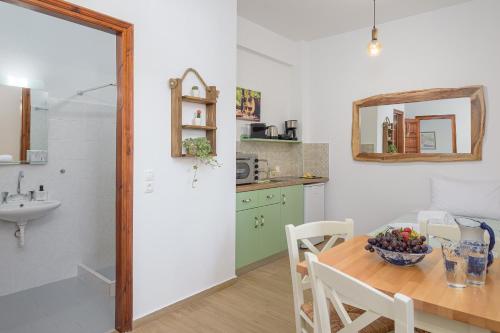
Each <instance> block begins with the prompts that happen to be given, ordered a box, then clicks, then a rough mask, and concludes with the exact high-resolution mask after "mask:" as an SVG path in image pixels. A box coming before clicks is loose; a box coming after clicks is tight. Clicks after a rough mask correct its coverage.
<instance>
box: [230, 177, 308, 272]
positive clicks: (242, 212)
mask: <svg viewBox="0 0 500 333" xmlns="http://www.w3.org/2000/svg"><path fill="white" fill-rule="evenodd" d="M236 200H237V204H236V207H237V210H238V211H237V212H236V268H237V269H239V268H241V267H244V266H246V265H249V264H251V263H254V262H256V261H259V260H261V259H264V258H267V257H269V256H272V255H274V254H276V253H279V252H281V251H284V250H285V249H286V247H287V246H286V235H285V225H287V224H294V225H299V224H302V223H303V222H304V187H303V186H302V185H297V186H288V187H283V188H274V189H269V190H259V191H251V192H243V193H238V194H237V196H236ZM255 202H258V205H257V204H255Z"/></svg>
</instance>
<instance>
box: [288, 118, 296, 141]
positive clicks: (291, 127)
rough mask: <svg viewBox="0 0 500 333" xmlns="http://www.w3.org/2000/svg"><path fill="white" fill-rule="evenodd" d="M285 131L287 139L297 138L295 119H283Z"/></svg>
mask: <svg viewBox="0 0 500 333" xmlns="http://www.w3.org/2000/svg"><path fill="white" fill-rule="evenodd" d="M285 133H286V136H287V137H288V139H289V140H298V138H297V120H287V121H285Z"/></svg>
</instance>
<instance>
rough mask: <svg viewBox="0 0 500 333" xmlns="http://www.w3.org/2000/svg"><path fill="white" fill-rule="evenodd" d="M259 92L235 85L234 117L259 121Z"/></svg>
mask: <svg viewBox="0 0 500 333" xmlns="http://www.w3.org/2000/svg"><path fill="white" fill-rule="evenodd" d="M260 103H261V93H260V92H259V91H254V90H250V89H244V88H241V87H236V119H240V120H249V121H260Z"/></svg>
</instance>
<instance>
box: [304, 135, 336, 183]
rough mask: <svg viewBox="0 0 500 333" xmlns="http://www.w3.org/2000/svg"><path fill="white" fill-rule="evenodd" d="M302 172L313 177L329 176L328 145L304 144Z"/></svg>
mask: <svg viewBox="0 0 500 333" xmlns="http://www.w3.org/2000/svg"><path fill="white" fill-rule="evenodd" d="M302 146H303V160H304V164H303V165H304V167H303V168H304V172H309V173H312V174H313V175H315V176H323V177H329V176H330V163H329V161H330V158H329V145H328V143H304V144H303V145H302Z"/></svg>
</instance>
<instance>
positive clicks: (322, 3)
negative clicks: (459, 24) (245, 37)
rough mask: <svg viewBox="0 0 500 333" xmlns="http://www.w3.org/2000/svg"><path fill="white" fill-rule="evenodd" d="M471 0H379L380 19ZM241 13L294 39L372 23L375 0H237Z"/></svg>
mask: <svg viewBox="0 0 500 333" xmlns="http://www.w3.org/2000/svg"><path fill="white" fill-rule="evenodd" d="M467 1H470V0H377V23H383V22H388V21H392V20H396V19H399V18H403V17H407V16H412V15H416V14H420V13H424V12H428V11H432V10H436V9H439V8H442V7H447V6H452V5H456V4H459V3H463V2H467ZM238 15H239V16H242V17H244V18H246V19H248V20H250V21H252V22H254V23H257V24H259V25H261V26H263V27H265V28H267V29H269V30H271V31H274V32H276V33H278V34H280V35H282V36H285V37H288V38H289V39H292V40H312V39H317V38H321V37H326V36H331V35H335V34H339V33H342V32H347V31H352V30H356V29H360V28H363V27H369V26H371V25H372V22H373V1H372V0H238Z"/></svg>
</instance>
